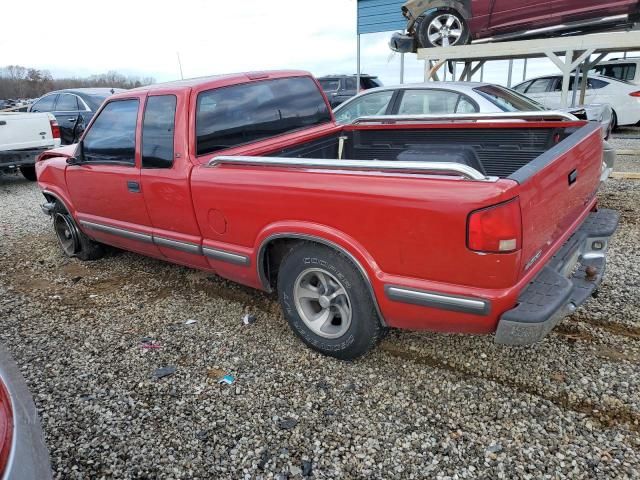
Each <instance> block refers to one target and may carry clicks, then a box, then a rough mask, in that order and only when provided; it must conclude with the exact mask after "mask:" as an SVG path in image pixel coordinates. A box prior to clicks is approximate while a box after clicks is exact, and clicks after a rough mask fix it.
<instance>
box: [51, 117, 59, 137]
mask: <svg viewBox="0 0 640 480" xmlns="http://www.w3.org/2000/svg"><path fill="white" fill-rule="evenodd" d="M49 124H50V125H51V135H52V136H53V138H60V125H58V121H57V120H49Z"/></svg>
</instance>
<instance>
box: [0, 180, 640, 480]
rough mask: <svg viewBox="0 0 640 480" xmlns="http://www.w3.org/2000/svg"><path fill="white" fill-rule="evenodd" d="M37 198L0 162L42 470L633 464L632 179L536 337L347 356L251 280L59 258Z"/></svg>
mask: <svg viewBox="0 0 640 480" xmlns="http://www.w3.org/2000/svg"><path fill="white" fill-rule="evenodd" d="M40 201H41V197H40V194H39V192H38V189H37V186H36V185H35V184H33V183H29V182H26V181H24V180H23V179H21V178H20V177H0V204H1V205H2V206H3V216H2V217H1V218H0V230H1V231H2V242H1V244H0V294H1V297H0V298H1V300H0V342H2V343H4V344H6V346H7V347H8V349H9V350H10V352H11V353H12V355H13V356H14V358H15V360H16V362H17V363H18V364H19V365H21V368H22V372H23V374H24V376H25V378H26V380H27V383H28V385H29V387H30V388H31V391H32V393H33V396H34V399H35V402H36V405H37V408H38V411H39V413H40V415H41V419H42V424H43V428H44V431H45V434H46V441H47V444H48V446H49V448H50V453H51V460H52V464H53V469H54V472H55V476H56V478H73V479H80V478H234V479H235V478H281V479H283V478H287V476H288V478H301V477H302V475H303V473H304V474H308V473H311V474H312V475H313V477H312V478H385V479H394V478H416V479H417V478H490V479H496V478H509V479H510V478H530V479H534V478H535V479H538V478H549V479H561V478H640V473H639V472H640V381H639V380H640V370H639V369H638V365H639V363H640V315H639V313H638V312H640V295H639V293H640V288H639V282H640V280H639V279H640V246H639V242H638V239H639V238H640V225H639V220H638V218H639V214H640V181H628V180H610V181H609V182H607V184H606V186H605V188H604V191H603V192H602V193H601V203H602V204H603V205H604V206H607V207H611V208H616V209H618V210H619V211H620V212H621V213H622V221H621V226H620V229H619V230H618V233H617V234H616V236H615V238H614V241H613V245H612V248H611V252H610V256H609V260H610V263H609V267H608V274H607V276H606V279H605V281H604V283H603V285H602V287H601V289H600V295H599V297H598V298H596V299H592V300H591V301H590V302H589V303H588V304H587V305H586V306H585V307H583V308H580V309H579V310H578V311H577V312H576V314H574V315H573V316H572V317H571V318H568V319H566V320H565V321H564V322H563V323H562V324H561V325H560V326H559V327H558V328H556V329H555V330H554V331H553V332H552V333H551V334H550V335H549V337H548V338H547V339H546V340H545V341H544V342H542V343H540V344H537V345H535V346H532V347H528V348H508V347H503V346H497V345H494V344H493V342H492V338H491V337H488V336H463V335H442V334H431V333H418V332H395V331H394V332H392V333H390V334H389V335H388V336H387V338H386V339H385V340H384V341H383V342H382V343H381V344H380V346H379V347H378V348H377V349H376V350H375V351H374V352H372V353H371V354H369V355H367V356H366V357H365V358H363V359H361V360H360V361H357V362H354V363H346V362H340V361H336V360H333V359H329V358H326V357H323V356H321V355H318V354H316V353H314V352H312V351H310V350H309V349H307V348H305V347H304V346H303V345H302V344H301V343H300V342H299V341H298V340H297V339H296V338H295V337H294V335H293V334H292V333H291V332H290V330H289V329H288V327H287V325H286V323H285V321H284V320H283V318H282V317H281V315H280V313H279V308H278V306H277V303H276V301H275V300H274V298H272V297H270V296H267V295H265V294H262V293H260V292H257V291H253V290H250V289H246V288H243V287H240V286H237V285H233V284H230V283H228V282H226V281H224V280H221V279H219V278H217V277H215V276H211V275H207V274H203V273H200V272H196V271H193V270H189V269H186V268H182V267H178V266H174V265H169V264H166V263H162V262H160V261H156V260H152V259H148V258H144V257H142V256H138V255H134V254H129V253H124V252H118V253H113V254H111V255H109V256H108V257H107V258H104V259H102V260H100V261H97V262H91V263H81V262H79V261H76V260H70V259H67V258H65V257H63V256H62V254H61V252H60V250H59V248H58V246H57V245H56V242H55V239H54V236H53V233H52V230H51V227H50V223H49V221H48V219H47V218H46V217H45V216H44V215H42V213H40V211H39V208H38V204H39V203H40ZM246 312H250V313H252V314H254V315H255V316H256V317H257V321H256V323H254V324H252V325H248V326H247V325H243V323H242V321H241V317H242V315H243V314H244V313H246ZM188 320H195V321H196V323H194V324H191V325H186V324H185V322H187V321H188ZM144 342H147V343H146V344H147V345H152V348H145V349H143V348H142V347H141V345H144ZM153 347H158V348H153ZM162 367H175V369H176V370H175V373H174V374H172V375H169V376H166V377H164V378H162V379H156V378H155V377H154V372H156V370H157V369H159V368H162ZM225 373H230V374H233V375H235V376H236V377H237V381H236V383H235V384H233V385H224V386H222V385H219V384H218V382H217V380H218V378H219V377H220V376H222V375H223V374H225Z"/></svg>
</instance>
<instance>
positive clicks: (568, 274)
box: [495, 209, 619, 345]
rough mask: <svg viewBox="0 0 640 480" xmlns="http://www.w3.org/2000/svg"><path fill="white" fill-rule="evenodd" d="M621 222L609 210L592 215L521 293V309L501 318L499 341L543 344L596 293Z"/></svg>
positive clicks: (516, 343) (616, 214)
mask: <svg viewBox="0 0 640 480" xmlns="http://www.w3.org/2000/svg"><path fill="white" fill-rule="evenodd" d="M618 219H619V215H618V213H617V212H615V211H613V210H609V209H600V210H598V211H597V212H592V213H591V214H589V216H588V217H587V218H586V220H585V221H584V222H583V224H582V225H581V226H580V228H578V230H577V231H576V232H575V233H574V234H573V235H572V236H571V237H570V238H569V239H568V240H567V242H566V243H565V244H564V245H563V246H562V248H561V249H560V250H559V251H558V253H557V254H556V255H554V256H553V257H552V258H551V260H550V261H549V262H548V263H547V264H546V265H545V266H544V268H543V269H542V270H541V271H540V273H538V275H537V276H536V277H535V278H534V279H533V281H531V282H530V283H529V285H527V287H526V288H525V289H524V290H523V291H522V292H521V293H520V295H519V296H518V305H517V306H516V307H515V308H512V309H511V310H508V311H507V312H505V313H504V314H503V315H502V316H501V317H500V320H499V322H498V328H497V330H496V335H495V341H496V343H501V344H505V345H530V344H532V343H535V342H538V341H540V340H542V339H543V338H544V337H545V336H546V335H547V334H548V333H549V332H550V331H551V330H552V329H553V328H554V327H555V326H556V325H557V324H558V322H560V320H562V318H563V317H565V316H566V315H569V314H571V313H573V312H574V311H575V309H576V308H577V307H578V306H580V305H582V304H583V303H584V302H585V301H586V300H587V299H588V298H589V297H590V296H591V295H592V294H593V292H594V291H595V290H596V288H598V285H600V283H601V282H602V278H603V277H604V271H605V266H606V258H605V255H606V251H607V247H608V245H609V239H610V237H611V236H612V235H613V233H614V232H615V230H616V228H617V226H618Z"/></svg>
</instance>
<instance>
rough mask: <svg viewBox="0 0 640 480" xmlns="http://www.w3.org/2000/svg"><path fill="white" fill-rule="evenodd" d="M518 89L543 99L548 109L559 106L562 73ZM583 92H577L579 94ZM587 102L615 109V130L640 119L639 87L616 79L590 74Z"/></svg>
mask: <svg viewBox="0 0 640 480" xmlns="http://www.w3.org/2000/svg"><path fill="white" fill-rule="evenodd" d="M573 82H574V77H571V82H570V83H569V99H571V97H572V96H573V90H572V87H573ZM513 89H514V90H515V91H517V92H520V93H522V94H523V95H526V96H527V97H530V98H532V99H534V100H536V101H537V102H540V103H541V104H542V105H544V106H545V107H547V108H550V109H554V108H558V107H559V106H560V98H561V95H562V76H561V75H550V76H545V77H538V78H534V79H531V80H527V81H526V82H522V83H520V84H519V85H516V86H515V87H513ZM579 95H580V91H578V92H576V96H579ZM584 100H585V103H586V104H598V103H600V104H608V105H609V106H611V109H612V120H611V125H612V129H615V128H616V127H618V126H623V125H635V124H637V123H638V122H640V87H638V85H634V84H632V83H629V82H626V81H622V80H616V79H614V78H609V77H602V76H598V75H589V76H588V77H587V90H586V96H585V99H584Z"/></svg>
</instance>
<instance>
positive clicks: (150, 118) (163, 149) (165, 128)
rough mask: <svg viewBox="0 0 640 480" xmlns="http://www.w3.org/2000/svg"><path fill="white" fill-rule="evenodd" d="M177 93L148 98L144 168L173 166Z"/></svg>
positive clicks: (143, 136) (145, 120) (145, 116)
mask: <svg viewBox="0 0 640 480" xmlns="http://www.w3.org/2000/svg"><path fill="white" fill-rule="evenodd" d="M176 103H177V98H176V96H175V95H154V96H150V97H148V98H147V105H146V107H145V110H144V117H143V119H142V168H171V167H172V166H173V149H174V147H173V141H174V133H175V123H176Z"/></svg>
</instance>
